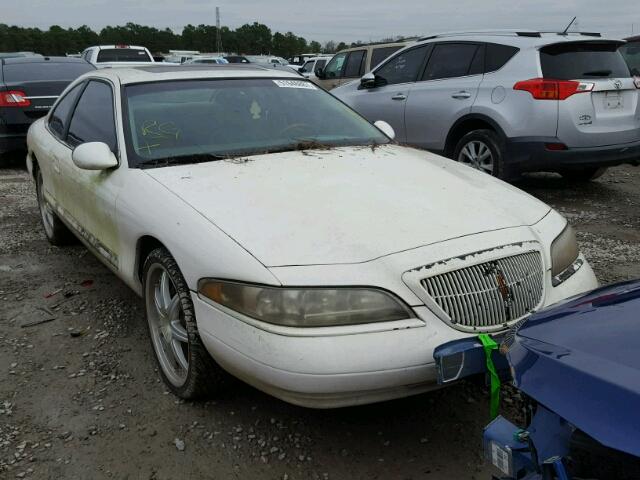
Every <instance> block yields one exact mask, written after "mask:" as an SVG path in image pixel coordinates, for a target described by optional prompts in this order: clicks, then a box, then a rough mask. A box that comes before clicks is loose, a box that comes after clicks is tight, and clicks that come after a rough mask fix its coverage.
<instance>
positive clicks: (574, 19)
mask: <svg viewBox="0 0 640 480" xmlns="http://www.w3.org/2000/svg"><path fill="white" fill-rule="evenodd" d="M576 18H578V17H573V20H571V21H570V22H569V25H567V28H565V29H564V31H563V32H562V33H561V34H560V35H566V34H567V32H568V31H569V28H571V25H573V22H575V21H576Z"/></svg>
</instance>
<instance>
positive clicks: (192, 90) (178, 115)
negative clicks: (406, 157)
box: [124, 79, 389, 167]
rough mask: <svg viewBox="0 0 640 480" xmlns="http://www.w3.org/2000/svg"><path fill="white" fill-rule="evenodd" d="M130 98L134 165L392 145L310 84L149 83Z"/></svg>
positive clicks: (128, 93) (128, 126) (129, 91)
mask: <svg viewBox="0 0 640 480" xmlns="http://www.w3.org/2000/svg"><path fill="white" fill-rule="evenodd" d="M124 101H125V112H126V119H125V134H126V135H127V137H128V138H127V142H126V143H127V152H128V158H129V165H130V166H132V167H135V166H142V165H145V166H156V165H165V164H168V163H183V162H182V161H181V159H182V160H183V161H185V162H188V161H193V162H195V161H207V160H214V159H216V158H230V157H235V156H248V155H256V154H261V153H269V152H275V151H287V150H301V149H307V148H330V147H333V146H342V145H379V144H384V143H387V142H389V139H388V137H386V136H385V135H383V134H382V133H381V132H380V131H379V130H378V129H377V128H376V127H374V126H373V125H371V124H370V123H369V122H367V121H366V120H365V119H364V118H362V117H361V116H360V115H358V114H357V113H356V112H354V111H353V110H351V109H350V108H349V107H347V106H346V105H344V104H343V103H341V102H340V101H338V100H337V99H335V98H334V97H332V96H331V95H330V94H329V93H327V92H325V91H324V90H322V89H320V88H318V87H316V86H315V85H314V84H312V83H311V82H308V81H306V80H297V79H296V80H293V79H286V80H285V79H241V80H227V79H224V80H209V79H207V80H188V81H184V80H182V81H165V82H157V83H146V84H138V85H129V86H127V87H126V89H125V100H124ZM163 160H164V161H163Z"/></svg>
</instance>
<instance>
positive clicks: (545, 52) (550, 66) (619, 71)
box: [540, 42, 631, 80]
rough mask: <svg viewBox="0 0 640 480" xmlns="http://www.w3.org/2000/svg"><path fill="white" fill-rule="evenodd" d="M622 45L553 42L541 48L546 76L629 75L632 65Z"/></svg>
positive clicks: (594, 77) (543, 72) (560, 78)
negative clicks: (622, 50)
mask: <svg viewBox="0 0 640 480" xmlns="http://www.w3.org/2000/svg"><path fill="white" fill-rule="evenodd" d="M618 48H619V44H618V43H615V42H580V43H577V42H575V43H574V42H571V43H560V44H555V45H549V46H547V47H544V48H542V49H541V50H540V64H541V66H542V75H543V77H545V78H554V79H558V80H573V79H588V78H593V79H597V78H621V77H622V78H624V77H629V76H631V73H630V71H629V67H628V66H627V63H626V62H625V60H624V58H623V57H622V54H621V53H620V51H619V50H618Z"/></svg>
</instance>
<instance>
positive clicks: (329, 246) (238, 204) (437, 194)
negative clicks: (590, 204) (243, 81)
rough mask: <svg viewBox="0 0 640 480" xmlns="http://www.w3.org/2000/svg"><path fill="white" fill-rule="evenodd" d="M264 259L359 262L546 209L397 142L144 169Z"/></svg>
mask: <svg viewBox="0 0 640 480" xmlns="http://www.w3.org/2000/svg"><path fill="white" fill-rule="evenodd" d="M145 172H147V173H148V175H150V176H151V177H153V178H154V179H155V180H157V181H158V182H159V183H161V184H162V185H164V186H165V187H166V188H167V189H169V190H170V191H171V192H173V193H175V194H176V195H177V196H179V197H180V198H182V199H183V200H184V201H185V202H186V203H188V204H189V205H191V207H193V208H194V209H195V210H197V211H198V212H200V214H202V215H203V216H204V217H205V218H207V219H208V220H210V221H211V222H213V223H214V224H216V225H217V226H218V227H219V228H220V229H222V230H223V231H224V232H225V233H227V234H228V235H229V236H230V237H232V238H233V239H234V240H235V241H237V242H238V243H239V244H240V245H242V246H243V247H244V248H245V249H246V250H248V251H249V252H250V253H251V254H252V255H254V256H255V257H256V258H257V259H258V260H260V261H261V262H262V263H263V264H264V265H266V266H287V265H318V264H340V263H343V264H344V263H360V262H366V261H368V260H372V259H375V258H379V257H382V256H385V255H389V254H392V253H395V252H399V251H404V250H409V249H413V248H417V247H421V246H424V245H429V244H433V243H436V242H442V241H445V240H448V239H452V238H457V237H462V236H467V235H472V234H475V233H480V232H486V231H491V230H499V229H505V228H510V227H517V226H522V225H533V224H535V223H536V222H538V221H539V220H540V219H541V218H542V217H544V216H545V215H546V214H547V213H548V212H549V210H550V208H549V207H548V206H547V205H545V204H543V203H542V202H540V201H538V200H536V199H534V198H533V197H531V196H529V195H528V194H526V193H524V192H522V191H521V190H518V189H517V188H514V187H512V186H510V185H508V184H506V183H504V182H501V181H499V180H496V179H495V178H492V177H490V176H489V175H486V174H483V173H480V172H478V171H475V170H473V169H471V168H468V167H465V166H462V165H460V164H457V163H456V162H453V161H451V160H448V159H445V158H442V157H440V156H438V155H434V154H431V153H427V152H424V151H421V150H416V149H412V148H407V147H400V146H397V145H388V146H383V147H377V148H372V147H341V148H334V149H330V150H309V151H296V152H285V153H272V154H266V155H257V156H251V157H247V158H243V159H232V160H221V161H215V162H207V163H200V164H192V165H179V166H168V167H162V168H153V169H146V170H145Z"/></svg>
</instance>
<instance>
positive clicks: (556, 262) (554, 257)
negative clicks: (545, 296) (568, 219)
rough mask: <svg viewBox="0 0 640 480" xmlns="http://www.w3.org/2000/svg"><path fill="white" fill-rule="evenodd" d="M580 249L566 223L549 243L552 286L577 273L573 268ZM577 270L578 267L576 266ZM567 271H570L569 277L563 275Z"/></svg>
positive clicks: (574, 235) (571, 229)
mask: <svg viewBox="0 0 640 480" xmlns="http://www.w3.org/2000/svg"><path fill="white" fill-rule="evenodd" d="M579 253H580V249H579V248H578V242H577V240H576V234H575V232H574V231H573V228H571V225H569V223H567V226H566V227H564V230H562V232H561V233H560V235H558V236H557V237H556V239H555V240H554V241H553V242H552V243H551V276H552V277H553V279H554V282H553V284H554V286H556V285H559V284H560V283H562V282H563V281H565V280H566V279H567V278H569V277H570V276H571V275H573V274H574V273H575V271H577V268H575V269H573V270H572V269H570V267H573V266H574V263H575V262H576V259H577V258H578V254H579ZM578 268H579V266H578ZM567 270H571V272H570V274H569V275H564V273H565V272H566V271H567Z"/></svg>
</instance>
